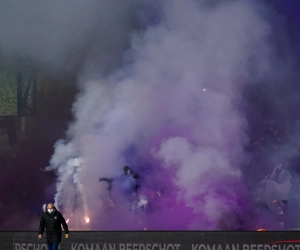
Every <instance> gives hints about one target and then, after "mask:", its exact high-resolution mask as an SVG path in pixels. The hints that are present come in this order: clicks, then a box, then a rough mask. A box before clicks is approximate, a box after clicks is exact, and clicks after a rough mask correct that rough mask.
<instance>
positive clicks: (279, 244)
mask: <svg viewBox="0 0 300 250" xmlns="http://www.w3.org/2000/svg"><path fill="white" fill-rule="evenodd" d="M37 236H38V233H37V232H0V250H12V249H13V250H47V244H46V235H44V236H43V238H42V240H40V241H38V240H37ZM60 249H61V250H300V232H297V231H289V232H209V231H206V232H205V231H197V232H194V231H192V232H191V231H184V232H179V231H174V232H167V231H162V232H159V231H134V232H128V231H122V232H115V231H112V232H93V231H89V232H87V231H85V232H78V231H74V232H72V231H71V232H70V238H69V239H65V238H62V243H61V244H60Z"/></svg>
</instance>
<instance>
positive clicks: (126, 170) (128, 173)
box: [124, 166, 132, 175]
mask: <svg viewBox="0 0 300 250" xmlns="http://www.w3.org/2000/svg"><path fill="white" fill-rule="evenodd" d="M124 173H125V174H126V175H130V174H131V173H132V170H131V168H130V167H128V166H125V167H124Z"/></svg>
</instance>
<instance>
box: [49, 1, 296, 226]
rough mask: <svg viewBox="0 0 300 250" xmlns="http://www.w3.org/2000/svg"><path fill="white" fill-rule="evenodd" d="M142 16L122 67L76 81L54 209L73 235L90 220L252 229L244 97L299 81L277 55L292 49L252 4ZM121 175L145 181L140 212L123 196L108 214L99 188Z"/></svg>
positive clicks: (181, 5)
mask: <svg viewBox="0 0 300 250" xmlns="http://www.w3.org/2000/svg"><path fill="white" fill-rule="evenodd" d="M94 4H95V3H94ZM158 5H159V7H158ZM138 6H139V5H138ZM141 6H142V7H141ZM141 6H139V7H138V8H137V11H138V14H137V16H139V17H140V22H141V27H142V29H140V30H139V31H136V32H132V33H131V40H130V49H129V50H127V51H126V52H125V53H124V54H123V62H122V66H121V67H119V69H118V70H114V71H113V72H112V73H110V74H109V75H108V76H106V77H99V78H98V79H97V80H95V78H94V77H90V76H89V74H88V73H87V72H85V74H83V75H82V76H81V79H82V82H81V84H82V86H83V89H82V92H81V93H80V94H79V95H78V97H77V99H76V101H75V103H74V105H73V113H74V121H73V122H72V123H71V124H70V126H69V129H68V131H67V136H66V137H67V141H63V140H59V141H58V142H57V143H56V145H55V153H54V155H53V157H52V158H51V161H50V166H49V167H47V170H55V171H56V172H57V175H58V178H57V192H56V195H55V203H56V205H57V206H58V207H59V208H60V209H62V210H63V211H64V212H65V214H66V216H67V217H68V216H69V215H70V216H71V214H72V212H74V211H75V210H76V211H75V213H76V214H77V215H76V216H77V218H76V223H75V222H74V223H75V224H76V226H84V225H85V224H84V222H83V219H84V218H86V217H89V218H91V222H90V224H89V227H91V228H93V229H106V230H116V229H119V230H126V229H139V230H142V229H145V228H147V229H153V230H156V229H162V230H167V229H169V230H170V229H182V230H195V229H197V230H198V229H201V230H220V229H221V230H222V229H225V230H238V229H252V228H253V226H254V225H252V224H251V210H252V202H251V201H252V198H253V197H252V190H251V188H249V185H248V184H249V183H248V184H246V183H247V176H246V175H245V173H246V171H245V168H246V167H249V161H251V159H252V157H253V156H252V154H251V153H249V151H247V150H246V147H247V146H248V145H249V143H250V139H249V135H248V133H247V131H248V130H249V123H248V120H247V118H248V117H247V115H246V111H247V108H249V107H248V106H247V105H248V104H247V100H246V99H245V95H244V90H245V89H247V88H248V87H249V86H253V85H255V84H256V85H257V84H259V83H261V82H274V85H276V82H278V81H282V80H283V79H285V78H286V74H287V73H293V72H292V71H291V70H290V65H291V63H292V61H293V59H292V58H291V57H290V55H291V53H290V51H289V50H288V49H286V50H285V51H284V52H285V53H284V55H285V56H282V53H279V51H278V48H279V47H280V46H281V45H284V48H288V45H287V44H285V41H278V40H277V39H276V37H275V34H274V26H273V21H276V20H280V18H279V17H278V15H277V14H276V12H275V11H273V10H272V9H270V6H268V5H262V4H261V3H258V2H256V1H192V0H188V1H184V2H183V1H176V0H175V1H171V2H167V1H161V2H159V3H155V4H154V3H149V2H143V4H141ZM145 6H147V7H145ZM85 8H87V7H85ZM118 8H122V6H121V7H120V6H118ZM59 13H62V12H59ZM92 13H94V12H92ZM98 15H99V14H98ZM70 18H72V16H71V17H70ZM70 20H72V19H70ZM275 23H276V22H275ZM116 24H117V26H118V25H119V22H116ZM80 27H82V26H79V28H80ZM84 27H85V26H84ZM84 27H83V29H84ZM280 27H281V26H280ZM123 31H124V30H123ZM116 33H117V32H116ZM116 33H114V34H116ZM101 34H103V33H101ZM282 35H284V32H282ZM65 37H68V36H67V35H66V36H65ZM78 39H79V40H80V38H78ZM67 40H68V39H67ZM279 40H280V39H279ZM54 42H57V43H59V41H54ZM106 42H108V40H106ZM279 45H280V46H279ZM55 47H58V48H59V47H60V46H55ZM51 54H53V53H51ZM47 56H49V55H48V54H45V57H47ZM103 60H106V58H105V57H104V59H103ZM87 65H88V64H87ZM87 68H88V67H87ZM87 71H88V70H87ZM89 79H90V80H89ZM247 114H248V113H247ZM250 127H251V126H250ZM126 165H127V166H130V167H131V168H132V169H133V171H134V172H136V173H138V174H139V175H140V178H139V182H140V189H139V191H138V194H137V195H138V197H144V199H146V200H147V201H148V203H147V208H146V210H145V211H144V210H143V211H138V210H137V209H134V208H132V204H133V203H131V202H128V199H126V198H124V196H122V194H121V193H120V190H118V187H117V186H115V187H114V188H113V190H112V196H113V201H114V206H112V205H110V202H111V201H110V199H109V197H108V191H107V190H106V188H107V187H106V183H104V182H103V183H102V182H101V183H99V182H98V179H99V178H100V177H106V178H118V176H121V175H123V174H124V173H123V167H124V166H126ZM254 170H255V171H258V168H255V169H254ZM268 170H269V169H268ZM247 171H248V170H247ZM75 197H76V198H75ZM136 199H138V198H136ZM79 200H80V202H78V201H79ZM139 202H140V204H141V203H143V202H144V201H143V199H140V200H139ZM124 203H125V204H127V207H126V206H125V208H124ZM74 204H75V205H74ZM128 204H129V207H128ZM72 207H73V211H72ZM74 208H75V210H74ZM133 211H134V212H133ZM72 216H73V215H72ZM74 216H75V215H74ZM75 224H72V225H73V226H75Z"/></svg>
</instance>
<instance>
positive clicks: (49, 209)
mask: <svg viewBox="0 0 300 250" xmlns="http://www.w3.org/2000/svg"><path fill="white" fill-rule="evenodd" d="M54 208H55V207H54V205H53V204H52V203H49V204H48V205H47V212H48V213H50V214H51V213H53V211H54Z"/></svg>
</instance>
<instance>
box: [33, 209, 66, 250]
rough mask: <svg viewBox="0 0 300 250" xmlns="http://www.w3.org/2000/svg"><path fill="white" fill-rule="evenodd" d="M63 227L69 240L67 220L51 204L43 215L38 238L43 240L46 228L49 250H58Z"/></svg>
mask: <svg viewBox="0 0 300 250" xmlns="http://www.w3.org/2000/svg"><path fill="white" fill-rule="evenodd" d="M61 225H62V226H63V228H64V230H65V235H66V238H69V229H68V225H67V223H66V220H65V218H64V217H63V216H62V214H61V213H60V212H59V211H57V210H56V208H55V207H54V205H53V204H52V203H49V204H48V205H47V211H46V212H44V213H43V214H42V217H41V221H40V228H39V236H38V239H41V238H42V234H43V233H44V230H45V228H46V236H47V243H48V250H57V249H58V245H59V243H60V242H61V235H62V230H61Z"/></svg>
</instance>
